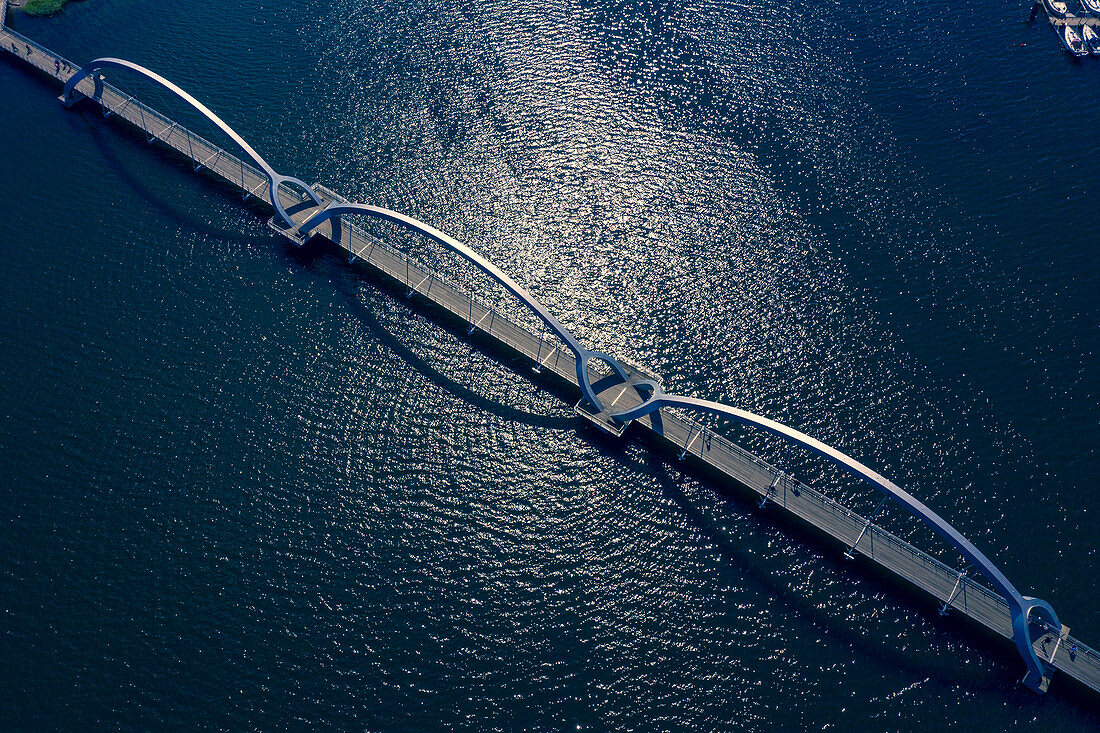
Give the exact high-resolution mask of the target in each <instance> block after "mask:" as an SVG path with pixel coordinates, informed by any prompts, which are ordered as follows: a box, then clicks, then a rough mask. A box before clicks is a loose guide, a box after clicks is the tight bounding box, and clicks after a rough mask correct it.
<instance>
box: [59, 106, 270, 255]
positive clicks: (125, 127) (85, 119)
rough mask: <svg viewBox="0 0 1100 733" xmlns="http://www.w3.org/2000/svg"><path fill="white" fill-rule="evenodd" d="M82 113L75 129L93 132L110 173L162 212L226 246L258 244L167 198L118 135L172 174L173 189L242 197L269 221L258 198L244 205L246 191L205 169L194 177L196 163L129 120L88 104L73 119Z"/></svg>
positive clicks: (137, 153)
mask: <svg viewBox="0 0 1100 733" xmlns="http://www.w3.org/2000/svg"><path fill="white" fill-rule="evenodd" d="M76 111H79V114H77V115H72V117H71V119H72V120H73V123H72V124H73V125H74V127H75V126H76V125H82V127H81V128H80V129H81V130H83V131H86V132H87V133H88V135H89V137H90V138H91V140H92V143H93V144H94V146H95V148H96V151H97V152H98V153H99V154H100V156H101V157H102V160H103V162H104V164H105V165H106V167H107V168H108V170H110V171H111V173H112V174H113V175H115V176H117V177H118V179H119V180H121V181H122V182H123V183H125V184H126V185H127V186H128V187H129V188H130V189H131V190H133V191H134V193H136V194H137V195H138V196H139V197H140V198H141V199H142V200H143V201H144V202H146V203H147V204H148V205H149V207H150V208H151V209H152V210H153V211H155V212H156V213H157V214H159V215H161V216H163V217H164V218H165V219H167V220H168V221H171V222H172V223H174V224H176V225H177V226H179V227H180V228H181V229H184V230H186V231H191V232H194V233H198V234H203V235H206V236H208V237H211V238H213V239H217V240H220V241H223V242H229V243H233V244H242V245H250V246H251V245H255V243H256V238H255V237H254V236H251V235H249V234H248V233H246V232H244V231H241V230H236V229H225V228H220V227H216V226H213V225H211V224H210V222H209V221H207V220H205V219H201V218H199V217H196V216H193V215H192V214H191V213H190V212H189V211H187V210H186V209H185V208H183V207H181V206H180V204H179V203H178V202H176V201H172V200H171V199H169V198H167V197H165V195H164V192H163V190H161V189H158V188H157V187H156V186H155V185H152V184H151V183H150V182H149V181H150V177H149V175H148V169H146V170H142V171H135V170H134V166H133V164H132V163H128V162H127V161H125V160H123V158H122V157H121V156H120V154H119V153H120V149H119V144H118V142H117V141H116V140H115V136H116V135H117V134H121V136H122V137H123V138H125V139H127V141H128V142H130V143H132V146H131V147H130V148H129V152H130V153H131V154H132V155H133V156H135V157H137V156H140V158H141V161H140V162H141V163H142V164H145V163H148V164H149V165H150V167H155V169H159V170H160V171H163V175H165V176H170V177H171V184H172V185H176V184H177V183H178V185H179V186H180V187H181V188H182V187H184V186H186V185H187V182H186V180H187V179H189V180H190V181H193V182H195V181H197V182H198V185H200V186H202V188H203V189H204V190H203V193H205V194H207V195H209V196H211V197H215V196H217V197H219V198H220V197H225V196H229V197H232V198H231V199H230V200H231V201H232V200H233V199H236V202H237V203H239V204H240V205H241V206H242V207H244V208H245V209H246V210H248V211H250V212H252V213H255V214H256V216H257V217H258V218H261V220H266V219H267V218H268V217H267V216H264V214H265V212H267V211H268V206H267V204H266V203H264V202H263V201H258V200H256V199H254V198H253V199H249V200H248V201H247V202H242V201H241V194H240V192H239V191H238V190H237V189H236V188H234V187H233V186H231V185H230V184H228V183H226V182H225V181H224V180H222V179H221V178H220V177H219V176H217V175H216V174H214V173H211V172H210V171H207V170H206V169H205V168H203V169H200V171H198V173H194V172H193V169H192V165H191V161H190V160H188V159H187V158H185V157H184V156H182V155H180V154H179V153H178V152H177V151H176V150H175V149H173V148H170V147H168V146H167V145H164V144H163V143H160V142H158V141H156V140H154V141H153V142H152V143H149V142H147V140H146V138H145V136H144V134H143V133H142V132H141V131H139V130H137V129H136V128H135V127H133V126H132V125H130V124H129V123H127V122H123V121H121V120H116V119H115V117H114V116H113V115H112V116H111V117H109V118H107V119H106V120H104V119H103V116H102V114H100V113H99V112H98V111H97V108H95V107H93V105H92V104H91V102H90V101H88V100H84V101H83V102H81V103H80V104H77V105H75V106H74V107H73V108H72V110H70V115H71V114H72V112H76ZM66 118H69V115H66ZM104 122H106V123H114V124H109V125H108V126H109V127H110V129H106V127H107V126H105V125H104V124H103V123H104ZM165 155H168V156H170V157H171V158H173V159H174V162H178V163H179V164H180V166H181V167H180V168H179V169H178V170H176V169H173V170H166V166H165V165H164V156H165ZM182 166H186V168H187V169H191V170H185V169H183V168H182ZM142 174H144V175H142ZM241 222H242V225H243V224H245V223H247V219H245V218H243V217H242V219H241Z"/></svg>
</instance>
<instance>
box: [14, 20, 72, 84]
mask: <svg viewBox="0 0 1100 733" xmlns="http://www.w3.org/2000/svg"><path fill="white" fill-rule="evenodd" d="M0 35H2V36H3V37H4V50H6V51H10V52H11V53H14V54H15V55H16V56H19V57H21V58H23V59H26V60H27V61H29V62H30V63H31V64H32V65H34V66H36V67H37V68H39V69H41V70H42V71H45V72H46V73H47V74H49V75H50V76H53V77H56V78H59V79H67V78H68V74H66V73H65V72H61V73H60V74H59V73H58V72H57V70H56V69H55V67H54V61H57V63H58V64H59V65H68V66H69V67H70V68H73V69H78V68H80V67H78V66H76V65H75V64H73V63H72V62H71V61H69V60H68V59H67V58H65V57H64V56H61V55H59V54H56V53H54V52H53V51H51V50H50V49H48V48H46V47H45V46H43V45H41V44H39V43H36V42H35V41H33V40H31V39H30V38H27V37H26V36H24V35H23V34H22V33H18V32H17V31H13V30H12V29H11V28H9V27H8V26H3V27H2V28H0ZM28 48H29V49H30V51H28V50H27V49H28Z"/></svg>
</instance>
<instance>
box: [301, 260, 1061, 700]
mask: <svg viewBox="0 0 1100 733" xmlns="http://www.w3.org/2000/svg"><path fill="white" fill-rule="evenodd" d="M283 252H284V255H285V256H287V257H289V258H291V259H293V260H294V261H296V262H298V263H299V264H300V265H302V266H303V267H304V268H306V269H307V270H309V271H310V272H312V273H315V274H316V275H317V276H318V277H319V278H323V279H324V280H326V281H327V282H328V283H329V284H331V285H332V287H334V288H335V289H336V291H337V292H338V293H339V294H340V295H341V297H342V298H343V300H344V303H345V306H346V307H347V309H348V312H349V313H350V314H351V315H352V316H353V317H354V318H355V319H356V320H357V321H358V322H359V324H360V325H361V326H362V327H363V329H364V333H365V334H366V335H368V336H369V337H371V338H372V339H374V340H376V341H377V342H378V343H380V344H382V345H383V346H385V347H386V348H387V349H389V350H390V351H391V352H392V353H393V354H394V355H396V356H397V357H398V358H400V359H401V360H402V361H403V362H404V363H405V364H406V365H408V367H409V368H410V369H413V370H415V371H416V372H417V373H419V374H420V375H422V376H423V377H424V378H426V379H427V380H428V381H429V382H430V383H431V384H432V385H434V386H436V387H438V388H440V389H442V390H444V391H446V392H447V393H449V394H451V395H452V396H454V397H456V398H458V399H460V400H462V401H463V402H465V403H467V404H469V405H471V406H472V407H475V408H478V409H481V410H485V411H486V412H488V413H490V414H492V415H494V416H496V417H499V418H501V419H505V420H514V421H516V422H519V423H521V424H524V425H529V426H532V427H539V428H547V429H553V430H575V431H576V433H577V435H578V436H579V437H581V438H583V439H585V440H588V441H589V442H590V443H591V444H593V445H595V446H596V447H597V448H598V449H599V450H600V453H601V455H603V456H604V457H607V458H610V459H611V460H614V461H615V462H617V463H618V464H619V465H621V466H624V467H626V468H628V469H629V470H630V471H632V472H634V473H636V474H637V475H638V476H639V477H642V476H645V477H650V478H652V479H654V480H656V482H657V483H658V485H659V486H660V488H661V491H662V494H663V496H664V497H665V498H667V499H668V500H670V501H671V502H672V503H673V504H674V505H675V506H676V507H677V508H678V510H679V511H680V512H681V513H682V514H683V516H684V517H685V518H686V519H687V520H688V521H689V523H690V524H691V526H692V527H693V528H694V529H695V530H696V531H698V532H699V533H700V534H701V535H703V536H704V537H706V539H707V540H708V541H709V542H711V543H712V544H713V545H714V546H715V547H716V548H717V550H718V551H719V552H720V554H721V556H722V558H723V560H724V561H725V563H724V566H723V568H722V570H721V572H722V573H728V574H731V576H732V577H731V583H735V584H740V585H745V584H747V585H748V586H749V587H750V588H751V589H752V590H753V591H755V592H756V593H757V594H759V595H762V596H764V597H767V598H772V599H774V600H775V602H776V603H778V604H780V605H781V606H782V607H783V608H784V609H785V610H786V611H787V612H788V613H789V614H790V615H791V616H792V617H793V618H794V619H796V620H797V621H799V622H801V623H804V624H806V625H807V626H808V627H810V628H813V629H815V630H816V632H817V633H818V634H819V635H820V636H821V638H823V639H825V640H827V641H828V642H830V643H832V644H835V645H838V646H840V647H843V649H844V651H843V653H838V654H837V655H836V656H837V657H838V658H848V659H857V660H859V659H862V660H864V661H865V662H866V663H867V664H868V665H869V666H871V667H873V668H874V669H876V670H879V671H884V670H886V671H889V672H891V673H894V674H896V675H897V676H898V677H904V678H907V679H910V678H916V679H917V680H921V679H927V681H928V684H932V685H935V686H936V687H937V688H940V689H941V692H942V693H943V694H944V695H945V696H946V695H948V694H950V693H952V692H953V691H956V690H958V689H959V688H963V689H965V690H967V691H969V692H974V693H980V694H986V693H988V694H995V695H998V696H1003V695H1004V691H1005V689H1006V686H1007V687H1008V688H1009V689H1013V690H1014V693H1013V695H1014V698H1015V699H1017V701H1018V704H1019V705H1020V706H1023V707H1027V706H1029V705H1031V704H1036V703H1037V702H1038V700H1039V698H1037V697H1035V696H1034V695H1032V694H1031V693H1030V692H1027V691H1026V690H1024V689H1023V688H1022V687H1019V686H1016V685H1015V684H1014V683H1015V682H1016V677H1017V676H1018V675H1017V672H1020V670H1018V669H1017V667H1018V666H1019V658H1018V657H1017V656H1016V655H1015V654H1014V653H1013V650H1012V649H1011V648H1010V647H1009V645H1007V644H1005V643H1004V641H1003V640H1001V639H1000V638H999V637H996V636H995V635H993V634H991V633H990V632H988V631H987V630H985V629H984V627H981V626H978V625H977V624H976V623H974V622H971V621H970V620H969V619H966V618H963V617H961V616H959V615H958V614H954V615H948V616H946V617H941V616H939V614H938V606H937V604H936V603H935V601H933V600H932V599H931V598H929V597H928V596H926V595H925V594H923V593H921V592H920V591H918V590H917V589H915V588H913V587H912V586H910V585H909V584H907V583H905V582H904V581H902V580H901V579H899V578H895V577H894V576H892V575H890V574H889V573H887V572H886V571H884V570H881V569H880V568H878V567H877V566H875V565H874V564H873V563H871V562H869V561H867V560H866V559H865V558H862V557H859V558H857V559H856V560H854V561H848V560H844V559H841V553H840V552H839V545H837V544H836V542H835V540H833V539H832V538H830V537H827V536H826V535H824V534H823V533H822V532H820V531H818V530H816V529H815V528H813V527H811V526H809V525H806V524H804V523H802V522H800V521H798V520H797V519H793V518H791V517H788V516H785V515H783V514H780V513H778V512H773V511H770V510H768V509H765V510H763V511H764V512H765V513H766V514H767V518H766V520H765V519H763V518H762V517H760V516H759V514H760V511H761V510H759V509H758V508H757V506H756V500H757V499H758V497H757V496H756V495H755V493H753V492H751V491H749V490H748V489H745V488H743V487H740V486H739V485H736V484H734V483H733V482H732V481H731V480H730V479H729V477H727V476H725V475H724V474H720V473H719V472H717V471H716V470H714V469H712V468H710V467H709V466H707V465H706V464H703V463H702V462H700V461H698V460H690V459H689V460H685V461H684V462H682V463H680V462H678V461H677V462H676V463H675V470H676V472H682V473H683V474H684V475H685V476H690V477H691V478H693V479H697V480H700V481H701V482H702V484H703V485H704V486H705V487H706V488H707V489H709V490H711V491H713V492H714V495H715V496H716V497H717V498H718V499H719V500H720V502H721V507H722V509H723V511H727V512H729V515H728V516H729V518H730V519H731V520H732V521H738V522H746V521H747V522H751V523H752V524H755V525H759V526H757V527H755V528H754V529H753V531H755V532H759V533H760V536H761V537H764V536H765V535H766V534H767V532H768V531H769V530H774V529H775V527H776V525H777V524H778V525H781V528H782V530H783V531H784V536H785V537H786V538H788V539H791V540H793V541H795V542H797V543H798V544H799V548H798V549H799V551H800V552H801V553H804V554H805V555H807V556H810V557H812V558H813V561H814V563H815V564H817V563H820V564H822V565H823V566H824V567H825V568H826V569H827V570H828V571H829V572H832V573H835V574H838V575H843V576H847V577H851V578H852V579H853V582H859V583H860V584H861V586H862V587H861V588H860V593H861V594H863V595H870V596H874V595H878V594H882V595H886V596H887V597H888V598H889V599H890V602H891V603H894V604H896V607H897V610H898V612H900V613H905V614H910V615H916V616H917V617H918V618H919V619H920V621H921V624H922V625H924V626H926V628H927V629H928V632H929V633H930V634H931V633H946V634H947V638H948V640H949V641H951V642H952V643H953V644H954V645H955V646H957V647H958V648H959V649H960V650H961V651H960V652H959V654H969V653H974V651H973V649H974V648H977V651H978V652H980V655H981V657H982V658H983V659H986V660H992V661H993V662H995V665H994V667H995V669H994V671H993V673H992V674H989V675H987V676H984V677H981V678H978V679H977V680H976V679H975V678H974V676H973V675H972V673H971V672H970V671H969V670H968V669H966V668H963V667H961V666H954V665H952V664H951V661H950V659H952V658H954V656H955V652H946V653H945V655H946V657H948V659H947V660H946V661H942V662H936V661H931V660H929V659H927V658H924V659H922V658H921V657H920V655H919V652H906V651H903V650H901V649H899V647H898V645H897V644H896V639H893V638H892V637H889V636H882V637H881V640H879V639H877V638H876V636H875V635H874V634H868V633H867V632H866V629H865V628H864V627H862V626H861V625H859V624H858V623H853V619H851V618H849V617H846V616H843V615H841V614H840V613H835V612H834V613H830V612H829V611H828V609H827V608H826V609H824V610H823V609H822V608H821V607H820V604H819V603H818V602H817V601H816V600H814V599H813V598H811V597H808V596H805V595H803V594H801V593H799V592H797V591H795V590H793V589H792V588H791V587H790V586H789V585H788V584H787V582H786V581H785V580H784V579H783V578H782V576H777V575H776V574H774V573H773V572H771V570H770V569H769V567H768V561H766V560H764V559H762V558H760V557H758V556H756V555H754V554H753V553H752V552H751V551H749V550H747V549H745V548H744V547H742V546H741V545H740V544H738V543H737V542H735V541H734V539H733V538H731V536H730V535H729V534H728V533H727V532H725V531H724V530H723V529H722V528H721V527H719V526H717V525H716V524H715V522H714V521H713V520H712V519H710V518H709V517H708V516H707V515H706V513H704V512H703V511H702V510H701V509H700V508H699V507H698V506H696V505H695V503H694V502H693V501H692V500H691V499H690V498H689V497H688V495H687V494H686V493H685V491H684V490H683V489H682V488H681V486H680V484H679V482H678V480H677V478H676V477H675V476H674V475H673V470H672V467H673V466H674V463H673V461H674V458H673V456H674V455H675V454H676V450H675V449H674V448H673V447H672V446H670V445H668V444H665V443H664V442H663V441H661V440H659V439H658V438H657V437H656V436H654V435H651V434H649V433H642V432H641V431H635V432H633V433H632V434H631V435H629V436H626V439H625V440H624V439H618V438H614V437H612V436H609V435H606V434H604V433H603V432H601V431H600V430H598V429H597V428H595V427H594V426H590V425H589V424H588V423H586V422H584V421H583V420H582V419H580V418H578V417H574V416H572V415H570V416H553V415H538V414H534V413H530V412H527V411H525V410H521V409H519V408H516V407H514V406H510V405H507V404H503V403H501V402H498V401H495V400H492V399H489V398H487V397H485V396H483V395H481V394H479V393H477V392H475V391H473V390H472V389H470V388H469V387H466V386H464V385H462V384H460V383H458V382H457V381H455V380H454V379H452V378H450V377H448V376H447V375H446V374H444V373H443V372H442V371H440V370H439V369H438V368H436V367H434V366H432V365H431V364H429V363H428V361H427V360H426V359H424V358H423V357H421V356H419V355H417V354H416V353H415V352H414V351H413V350H412V349H411V348H410V347H409V346H408V345H406V344H405V342H404V341H403V339H402V338H401V337H400V336H399V335H398V334H396V333H394V332H393V331H391V330H390V329H389V328H387V327H386V325H385V324H383V323H382V321H381V320H380V319H379V318H378V316H377V315H376V314H375V313H374V311H373V310H372V309H371V308H370V307H369V306H368V305H366V304H364V303H363V302H362V301H361V300H360V298H359V297H358V292H357V290H356V287H355V285H356V280H355V279H353V278H351V277H347V276H345V273H346V274H352V273H354V274H355V275H358V276H365V277H366V278H367V279H368V280H369V281H370V284H371V285H372V286H374V287H377V288H379V289H380V290H382V291H383V292H386V293H387V294H389V295H391V296H392V297H394V298H395V299H396V300H397V301H398V302H399V303H400V304H402V305H403V306H406V307H408V308H409V310H411V311H413V312H414V313H417V314H418V315H420V316H422V317H424V318H425V319H428V320H430V321H431V322H432V323H434V324H435V325H436V326H439V327H442V328H444V330H446V331H447V332H448V333H450V334H451V335H452V336H454V337H455V339H456V340H458V341H461V342H464V343H466V344H468V345H469V347H470V348H473V349H476V350H477V351H478V352H479V353H480V354H481V355H482V356H484V357H487V358H490V359H492V360H493V361H495V362H496V363H498V364H500V365H502V366H504V367H505V368H507V369H509V370H510V371H512V372H513V373H514V374H515V375H516V376H518V377H519V378H521V379H523V380H525V381H528V382H530V383H532V384H533V385H535V386H537V387H539V388H541V389H545V390H548V391H549V392H550V393H551V394H553V395H554V396H555V397H556V398H558V399H560V400H561V401H562V402H563V404H564V405H565V406H567V407H568V406H569V405H571V404H572V403H573V402H575V401H576V399H577V398H578V396H577V394H576V387H575V386H574V385H572V384H570V383H566V382H565V381H564V380H562V379H560V378H558V377H557V376H556V375H552V374H549V373H548V372H544V373H543V374H542V375H536V374H534V373H532V372H531V369H530V362H529V361H528V360H527V359H526V357H523V356H520V355H518V354H516V353H513V352H511V351H510V350H509V349H507V347H503V346H501V345H500V344H499V342H497V341H496V340H495V339H491V338H489V337H487V336H485V335H484V334H481V332H479V331H476V332H475V333H474V335H472V336H467V335H466V331H465V327H466V322H465V321H464V320H462V319H459V318H457V317H455V316H454V315H453V314H451V313H450V312H448V311H445V310H443V309H442V308H439V307H437V306H435V305H434V304H432V303H430V302H428V301H426V300H425V299H423V298H422V297H420V296H414V297H413V298H412V299H407V298H405V297H404V296H405V290H404V285H403V284H402V283H399V282H397V281H390V279H389V278H387V277H386V276H384V275H380V274H377V273H375V272H373V271H369V270H368V268H367V267H365V266H363V265H360V264H356V265H347V264H346V261H345V260H344V258H343V256H342V255H341V253H339V251H338V250H336V248H335V247H334V246H332V245H330V244H327V243H320V244H318V243H317V240H314V242H312V243H310V244H308V245H307V246H306V247H304V248H302V249H298V248H296V247H294V246H293V245H291V244H289V243H286V244H285V246H284V250H283ZM330 257H331V258H332V260H333V264H334V265H336V266H337V269H336V270H335V271H333V270H328V269H327V268H324V267H319V266H318V260H320V259H322V258H330ZM341 266H342V268H346V269H344V270H343V273H342V272H341V271H340V268H341ZM630 443H634V444H635V445H642V446H644V447H645V448H646V449H647V450H645V451H644V453H643V455H644V456H647V457H648V460H641V459H639V458H637V457H635V456H634V455H632V454H634V453H637V451H631V450H629V449H628V448H627V446H628V444H630ZM769 525H770V526H769ZM829 548H834V549H836V550H837V551H836V552H833V553H830V552H829V551H828V550H829ZM870 623H872V624H873V623H875V622H874V620H871V621H870ZM975 632H977V633H975ZM976 636H977V637H978V638H975V637H976ZM998 642H1000V643H998ZM934 645H935V642H934V641H932V640H929V646H930V647H932V646H934ZM1020 674H1022V672H1020ZM1063 694H1065V693H1063ZM1069 694H1072V693H1069Z"/></svg>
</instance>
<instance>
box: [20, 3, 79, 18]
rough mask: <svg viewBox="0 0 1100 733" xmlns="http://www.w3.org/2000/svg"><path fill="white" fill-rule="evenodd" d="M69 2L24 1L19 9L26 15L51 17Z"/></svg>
mask: <svg viewBox="0 0 1100 733" xmlns="http://www.w3.org/2000/svg"><path fill="white" fill-rule="evenodd" d="M68 2H69V0H26V2H24V3H23V7H22V8H21V9H22V11H23V12H24V13H26V14H27V15H53V14H54V13H56V12H57V11H58V10H61V8H63V7H65V5H66V4H67V3H68Z"/></svg>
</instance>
